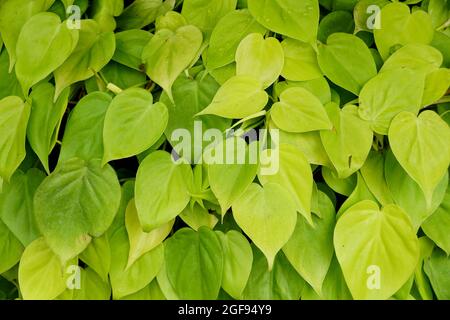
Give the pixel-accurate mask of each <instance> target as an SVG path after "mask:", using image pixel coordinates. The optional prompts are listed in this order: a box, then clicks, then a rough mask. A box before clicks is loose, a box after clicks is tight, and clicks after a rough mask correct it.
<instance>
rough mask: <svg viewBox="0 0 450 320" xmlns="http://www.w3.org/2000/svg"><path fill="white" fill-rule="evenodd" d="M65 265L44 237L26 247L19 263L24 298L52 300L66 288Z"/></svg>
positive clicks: (20, 282)
mask: <svg viewBox="0 0 450 320" xmlns="http://www.w3.org/2000/svg"><path fill="white" fill-rule="evenodd" d="M65 271H66V270H65V269H64V265H63V264H61V261H60V259H59V258H58V256H57V255H56V254H55V253H53V251H52V250H51V249H50V247H49V246H48V245H47V243H46V242H45V240H44V238H38V239H36V240H34V241H33V242H32V243H31V244H30V245H28V247H26V249H25V251H24V253H23V256H22V259H21V260H20V265H19V285H20V291H21V293H22V297H23V299H24V300H51V299H54V298H56V297H57V296H59V295H60V294H61V293H62V292H63V291H64V290H65V289H66V280H65V275H64V274H65Z"/></svg>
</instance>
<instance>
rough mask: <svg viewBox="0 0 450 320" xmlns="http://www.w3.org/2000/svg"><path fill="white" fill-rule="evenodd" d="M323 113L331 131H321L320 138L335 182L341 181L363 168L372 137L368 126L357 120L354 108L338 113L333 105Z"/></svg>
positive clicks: (347, 107)
mask: <svg viewBox="0 0 450 320" xmlns="http://www.w3.org/2000/svg"><path fill="white" fill-rule="evenodd" d="M325 109H326V110H327V113H328V117H329V118H330V120H331V122H332V123H333V129H332V130H330V131H321V132H320V138H321V139H322V143H323V146H324V148H325V151H326V152H327V154H328V156H329V157H330V160H331V162H332V164H333V165H334V167H335V168H336V170H337V173H338V178H340V179H344V178H347V177H349V176H351V175H352V174H353V173H355V172H356V171H357V170H359V169H360V168H361V167H362V166H363V165H364V162H365V161H366V158H367V156H368V154H369V151H370V148H371V147H372V138H373V133H372V130H370V128H369V124H368V123H366V122H365V121H363V120H361V119H360V118H359V116H358V108H356V107H355V106H353V105H348V106H345V107H344V108H343V109H342V110H340V109H339V107H338V106H337V105H336V104H335V103H330V104H328V105H326V106H325Z"/></svg>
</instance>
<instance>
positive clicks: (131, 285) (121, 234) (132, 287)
mask: <svg viewBox="0 0 450 320" xmlns="http://www.w3.org/2000/svg"><path fill="white" fill-rule="evenodd" d="M110 246H111V270H110V274H109V276H110V280H111V287H112V291H113V298H114V299H115V300H117V299H121V298H123V297H125V296H128V295H130V294H133V293H136V292H138V291H139V290H141V289H143V288H144V287H146V286H147V285H148V284H149V283H150V282H151V281H152V280H153V279H154V278H155V277H156V275H157V274H158V272H159V270H160V269H161V266H162V264H163V262H164V246H163V245H162V244H161V245H159V246H157V247H156V248H154V249H153V250H151V251H149V252H147V253H145V254H144V255H143V256H142V257H140V258H139V259H138V260H136V262H135V263H133V265H131V266H130V267H129V268H128V269H127V261H128V252H129V244H128V237H127V231H126V229H125V227H122V228H119V229H117V230H116V231H115V232H114V233H113V235H112V236H111V239H110Z"/></svg>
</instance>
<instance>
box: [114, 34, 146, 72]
mask: <svg viewBox="0 0 450 320" xmlns="http://www.w3.org/2000/svg"><path fill="white" fill-rule="evenodd" d="M114 36H115V37H116V51H115V52H114V56H113V57H112V60H114V61H116V62H119V63H121V64H123V65H125V66H127V67H130V68H133V69H135V70H138V71H141V68H142V67H141V66H142V52H143V51H144V47H145V46H146V45H147V43H149V41H150V40H151V38H152V37H153V35H152V34H151V33H150V32H148V31H145V30H139V29H132V30H127V31H122V32H118V33H116V34H114Z"/></svg>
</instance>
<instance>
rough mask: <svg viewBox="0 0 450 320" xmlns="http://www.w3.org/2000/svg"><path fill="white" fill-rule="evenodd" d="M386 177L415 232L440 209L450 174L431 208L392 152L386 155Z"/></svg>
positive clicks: (437, 188)
mask: <svg viewBox="0 0 450 320" xmlns="http://www.w3.org/2000/svg"><path fill="white" fill-rule="evenodd" d="M384 176H385V177H386V182H387V185H388V187H389V191H390V193H391V195H392V198H393V200H394V202H395V203H396V204H397V205H399V206H400V207H401V208H402V209H403V210H405V212H406V213H407V214H408V216H409V217H410V218H411V221H412V224H413V226H414V228H415V230H418V229H419V227H420V226H421V224H422V222H424V221H425V220H426V219H427V218H428V217H429V216H430V215H431V214H432V213H433V212H434V211H436V209H437V208H438V207H439V204H440V203H441V202H442V200H443V199H444V197H445V190H446V188H447V185H448V174H445V175H444V176H443V177H442V179H441V180H440V181H439V184H438V185H437V187H436V189H435V190H434V192H433V198H432V201H431V206H428V205H427V201H426V199H425V195H424V193H423V191H422V189H421V188H420V186H419V185H418V184H417V183H416V182H415V181H414V180H413V179H412V178H411V177H410V176H409V175H408V173H407V172H406V171H405V170H404V169H403V168H402V166H401V165H400V163H399V162H398V161H397V159H395V157H394V154H393V153H392V151H390V152H388V153H387V155H386V162H385V171H384Z"/></svg>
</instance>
